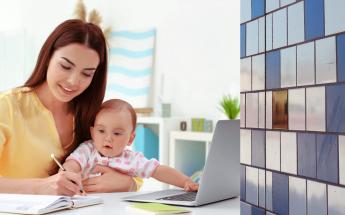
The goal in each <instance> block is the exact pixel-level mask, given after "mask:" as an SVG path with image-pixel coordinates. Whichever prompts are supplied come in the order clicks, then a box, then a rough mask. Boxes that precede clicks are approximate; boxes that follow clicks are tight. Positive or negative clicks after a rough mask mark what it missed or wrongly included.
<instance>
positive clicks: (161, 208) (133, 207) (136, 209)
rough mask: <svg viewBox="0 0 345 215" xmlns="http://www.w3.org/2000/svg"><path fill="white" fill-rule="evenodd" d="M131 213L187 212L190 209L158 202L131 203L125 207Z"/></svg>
mask: <svg viewBox="0 0 345 215" xmlns="http://www.w3.org/2000/svg"><path fill="white" fill-rule="evenodd" d="M127 212H129V213H131V214H187V213H190V212H191V211H190V210H187V209H185V208H181V207H176V206H172V205H165V204H160V203H139V202H137V203H132V204H130V206H129V207H127Z"/></svg>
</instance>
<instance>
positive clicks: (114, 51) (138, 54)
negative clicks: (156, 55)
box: [110, 48, 153, 58]
mask: <svg viewBox="0 0 345 215" xmlns="http://www.w3.org/2000/svg"><path fill="white" fill-rule="evenodd" d="M110 55H122V56H125V57H129V58H144V57H151V56H152V55H153V49H148V50H140V51H133V50H128V49H123V48H111V49H110Z"/></svg>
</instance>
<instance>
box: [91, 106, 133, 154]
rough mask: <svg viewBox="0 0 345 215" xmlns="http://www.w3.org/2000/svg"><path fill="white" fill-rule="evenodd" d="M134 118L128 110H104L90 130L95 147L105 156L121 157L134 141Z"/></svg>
mask: <svg viewBox="0 0 345 215" xmlns="http://www.w3.org/2000/svg"><path fill="white" fill-rule="evenodd" d="M131 120H132V118H131V114H130V112H129V111H128V110H125V109H123V110H114V109H103V110H101V112H99V113H98V114H97V117H96V120H95V125H94V127H91V128H90V131H91V136H92V139H93V141H94V144H95V147H96V149H97V150H98V152H100V153H101V154H102V155H103V156H107V157H115V156H119V155H120V154H121V153H122V152H123V150H124V149H125V147H126V146H127V145H131V143H132V142H133V139H134V136H135V134H134V132H133V130H134V129H133V127H132V121H131Z"/></svg>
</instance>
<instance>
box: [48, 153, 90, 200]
mask: <svg viewBox="0 0 345 215" xmlns="http://www.w3.org/2000/svg"><path fill="white" fill-rule="evenodd" d="M50 157H51V158H52V159H53V160H54V161H55V163H56V164H57V165H58V166H59V167H60V169H61V170H62V171H66V169H65V168H64V167H63V166H62V164H61V163H60V162H59V161H58V159H57V158H56V157H55V155H54V154H50ZM79 191H80V192H81V194H83V195H85V194H86V193H85V191H84V190H83V187H81V188H80V190H79Z"/></svg>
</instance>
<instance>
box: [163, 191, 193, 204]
mask: <svg viewBox="0 0 345 215" xmlns="http://www.w3.org/2000/svg"><path fill="white" fill-rule="evenodd" d="M196 194H197V192H188V193H183V194H178V195H174V196H168V197H164V198H160V199H157V200H173V201H188V202H192V201H194V200H195V197H196Z"/></svg>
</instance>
